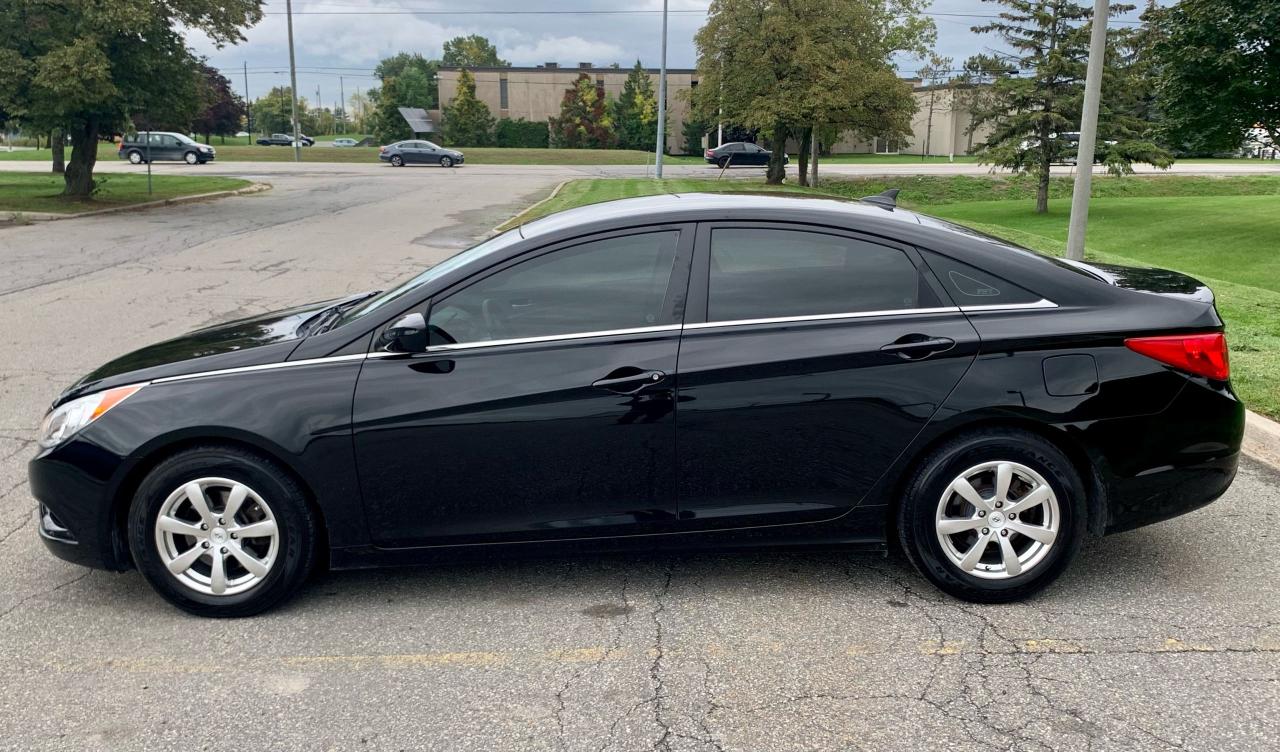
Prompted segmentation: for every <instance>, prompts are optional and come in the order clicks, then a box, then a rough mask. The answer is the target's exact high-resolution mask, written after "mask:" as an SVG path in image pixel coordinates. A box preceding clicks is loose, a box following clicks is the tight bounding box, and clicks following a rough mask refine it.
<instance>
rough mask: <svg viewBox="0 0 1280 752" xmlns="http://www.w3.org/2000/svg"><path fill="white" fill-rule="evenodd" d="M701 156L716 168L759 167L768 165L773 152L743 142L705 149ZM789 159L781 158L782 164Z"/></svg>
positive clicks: (786, 157)
mask: <svg viewBox="0 0 1280 752" xmlns="http://www.w3.org/2000/svg"><path fill="white" fill-rule="evenodd" d="M702 156H703V157H704V158H705V159H706V160H707V162H709V163H710V164H713V165H715V166H716V167H750V166H755V167H760V166H763V165H767V164H769V157H771V156H773V152H772V151H769V150H768V149H766V148H764V147H763V146H757V145H756V144H751V143H747V142H745V141H735V142H733V143H728V144H720V145H719V146H717V147H716V148H714V149H707V150H706V151H705V152H703V153H702ZM790 161H791V159H790V157H788V156H786V155H785V154H784V155H783V156H782V162H783V164H786V163H788V162H790Z"/></svg>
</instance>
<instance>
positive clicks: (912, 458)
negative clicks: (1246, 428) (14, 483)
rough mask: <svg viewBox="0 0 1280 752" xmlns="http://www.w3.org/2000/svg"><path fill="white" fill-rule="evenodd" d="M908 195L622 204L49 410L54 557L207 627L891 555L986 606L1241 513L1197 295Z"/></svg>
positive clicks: (1213, 348)
mask: <svg viewBox="0 0 1280 752" xmlns="http://www.w3.org/2000/svg"><path fill="white" fill-rule="evenodd" d="M893 204H894V202H893V199H892V197H890V196H884V195H882V196H876V197H871V198H870V199H866V200H864V201H863V202H860V203H859V202H838V201H831V200H819V199H808V198H803V199H802V198H787V197H782V196H769V197H764V196H741V195H733V196H726V195H699V194H691V195H682V196H659V197H649V198H638V199H628V200H623V201H617V202H611V203H605V204H598V205H595V206H590V207H585V208H580V209H574V210H570V211H567V212H563V213H560V214H557V215H553V216H550V217H547V218H544V219H541V220H538V221H535V222H532V223H529V224H527V225H524V226H523V227H521V228H519V229H516V230H512V231H510V232H507V233H505V234H502V235H498V236H496V237H494V238H492V239H489V240H487V241H485V242H483V243H481V244H479V245H477V246H475V247H473V248H471V249H470V250H468V251H465V252H463V253H460V254H459V255H457V256H455V257H453V258H451V259H449V260H448V261H445V262H443V263H441V264H438V265H436V266H433V267H431V268H430V269H428V270H426V271H424V272H422V273H421V274H419V275H418V276H416V277H414V278H412V279H410V280H408V281H407V282H405V283H403V284H401V285H400V286H398V287H396V288H395V289H392V290H389V291H386V292H381V293H377V294H371V295H358V296H354V297H351V298H347V299H344V300H337V301H330V302H326V303H317V304H315V305H310V306H302V307H299V308H293V309H290V310H286V311H281V312H279V313H274V314H270V315H264V316H259V317H257V318H252V319H246V320H243V321H238V322H235V323H231V324H226V325H222V326H218V327H213V328H209V329H204V330H200V331H197V332H194V333H192V334H190V335H187V336H185V337H182V338H179V339H176V340H171V341H169V342H164V343H160V344H157V345H153V346H151V347H148V348H144V349H142V350H139V351H137V352H134V353H131V354H128V355H125V356H123V357H121V358H119V359H117V360H115V361H112V362H110V363H108V364H106V365H104V366H102V367H101V368H99V369H98V370H97V371H95V372H93V373H91V374H89V375H88V376H86V377H84V378H83V379H82V380H80V381H79V382H78V383H76V384H75V385H73V386H72V387H70V388H69V389H68V390H67V391H66V392H64V393H63V394H62V395H61V396H60V397H58V399H57V400H56V401H55V402H54V405H53V407H52V409H51V410H50V412H49V414H48V416H47V417H46V418H45V420H44V424H43V427H42V429H41V431H40V438H39V451H38V454H37V455H36V457H35V459H33V460H32V462H31V464H30V485H31V490H32V492H33V494H34V495H35V497H36V499H37V500H38V501H39V515H40V518H39V524H38V526H37V527H38V530H39V534H40V536H41V537H42V538H43V539H44V541H45V543H46V544H47V545H48V547H49V548H50V549H51V550H52V551H53V552H54V553H55V554H57V555H58V556H61V557H63V558H66V559H68V560H70V561H74V562H78V563H80V564H84V565H87V566H93V567H101V568H105V569H110V570H124V569H128V568H130V567H134V566H136V567H137V568H138V569H139V570H141V572H142V574H143V575H144V576H145V577H146V578H147V579H148V580H149V581H150V582H151V584H152V585H153V586H154V587H155V588H156V589H157V590H158V591H159V592H160V593H161V594H162V595H163V596H164V597H165V598H167V599H169V600H170V601H172V602H173V603H174V604H176V605H177V606H179V607H181V608H183V609H186V610H188V611H191V612H193V613H197V614H203V615H208V616H238V615H246V614H252V613H255V612H259V611H262V610H263V609H266V608H268V607H270V606H271V605H273V604H275V603H278V602H280V601H281V600H283V599H285V598H287V597H288V596H289V595H290V594H291V593H293V592H294V591H295V590H296V589H297V588H298V587H299V585H300V584H301V583H302V582H303V580H304V579H305V578H306V576H307V574H308V572H310V571H311V570H312V569H313V568H315V567H316V566H318V565H320V564H321V563H322V562H324V563H327V565H328V566H330V567H333V568H338V569H341V568H351V567H367V566H373V565H385V564H405V563H422V562H430V561H438V560H441V559H442V558H443V559H445V560H454V559H457V558H459V557H461V556H464V555H468V554H473V555H477V556H495V555H499V554H502V553H528V552H534V551H546V550H557V551H560V550H566V549H568V550H579V551H581V550H599V549H607V550H628V549H630V550H637V549H638V550H645V551H649V550H656V549H667V548H686V549H687V548H741V547H749V546H766V545H784V544H791V545H846V546H847V545H859V544H862V545H872V546H883V545H884V543H885V541H886V539H887V538H888V537H890V536H892V537H894V538H896V539H897V540H898V541H900V542H901V544H902V547H903V548H904V549H905V551H906V553H907V555H908V556H909V557H910V559H911V561H912V562H914V563H915V565H916V566H917V567H919V568H920V571H921V572H922V573H923V574H924V575H925V576H926V577H927V578H928V579H929V580H931V581H932V582H933V583H934V584H936V585H937V586H938V587H940V588H941V589H943V590H944V591H946V592H948V593H951V594H952V595H955V596H957V597H960V598H965V599H970V600H974V601H986V602H993V601H1009V600H1013V599H1017V598H1022V597H1024V596H1027V595H1029V594H1031V593H1034V592H1036V591H1037V590H1039V589H1041V588H1043V587H1045V586H1046V585H1047V584H1048V583H1050V582H1051V581H1053V580H1054V579H1055V578H1056V577H1057V576H1058V575H1059V574H1060V573H1061V572H1062V571H1063V569H1064V568H1065V567H1066V566H1067V564H1068V562H1069V561H1071V559H1072V557H1073V556H1074V555H1075V553H1076V551H1077V549H1078V548H1079V547H1080V544H1081V541H1082V540H1083V539H1084V537H1085V535H1086V534H1087V533H1092V534H1103V533H1109V532H1115V531H1120V530H1127V529H1129V528H1133V527H1136V526H1139V525H1144V524H1148V523H1151V522H1155V521H1157V520H1162V519H1165V518H1168V517H1172V516H1174V515H1178V514H1182V513H1184V512H1187V511H1189V510H1192V509H1195V508H1197V507H1199V506H1201V505H1203V504H1206V503H1208V502H1210V501H1212V500H1213V499H1215V498H1217V497H1218V496H1219V495H1220V494H1222V493H1223V492H1224V491H1225V490H1226V489H1227V487H1228V485H1229V484H1230V483H1231V480H1232V478H1233V477H1234V475H1235V470H1236V462H1237V455H1238V452H1239V450H1240V442H1241V434H1242V432H1243V424H1244V409H1243V407H1242V406H1241V403H1240V401H1239V399H1238V398H1237V397H1236V395H1235V394H1234V393H1233V391H1232V389H1231V384H1230V382H1229V369H1228V363H1227V354H1226V343H1225V340H1224V337H1223V324H1222V320H1221V319H1220V318H1219V316H1218V314H1217V312H1216V310H1215V308H1214V303H1213V298H1212V296H1211V294H1210V292H1209V290H1208V289H1206V288H1205V287H1204V286H1203V285H1201V284H1200V283H1198V282H1196V281H1195V280H1193V279H1190V278H1188V277H1185V276H1183V275H1181V274H1177V273H1174V272H1169V271H1160V270H1151V269H1128V268H1122V267H1101V266H1088V265H1084V264H1071V263H1065V262H1062V261H1059V260H1056V259H1051V258H1047V257H1044V256H1040V255H1037V254H1035V253H1032V252H1030V251H1027V250H1023V249H1020V248H1017V247H1014V246H1011V245H1009V244H1007V243H1005V242H1002V241H999V240H996V239H993V238H990V237H986V236H983V235H979V234H976V233H974V232H972V231H970V230H968V229H965V228H961V227H957V226H954V225H951V224H948V223H946V222H941V221H938V220H935V219H931V218H929V217H926V216H923V215H919V214H915V213H912V212H908V211H904V210H902V209H898V208H895V207H894V205H893ZM1206 524H1209V522H1208V521H1206Z"/></svg>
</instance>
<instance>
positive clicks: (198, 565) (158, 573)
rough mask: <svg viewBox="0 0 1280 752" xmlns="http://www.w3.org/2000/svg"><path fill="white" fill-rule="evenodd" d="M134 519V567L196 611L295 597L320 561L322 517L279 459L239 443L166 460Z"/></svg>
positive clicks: (260, 605) (134, 507)
mask: <svg viewBox="0 0 1280 752" xmlns="http://www.w3.org/2000/svg"><path fill="white" fill-rule="evenodd" d="M193 487H194V489H195V490H194V492H193V490H192V489H193ZM239 489H244V490H243V491H240V490H239ZM237 495H238V496H239V498H240V501H239V502H236V501H234V498H235V497H236V496H237ZM196 500H199V502H200V506H197V504H196ZM233 504H234V505H235V507H236V508H235V509H230V507H231V506H232V505H233ZM228 511H230V513H231V517H230V518H229V519H228V517H227V516H226V515H227V513H228ZM162 518H163V522H162ZM201 520H204V522H201ZM128 522H129V548H130V551H131V553H132V555H133V560H134V563H135V564H136V565H137V567H138V570H139V571H140V572H141V573H142V575H143V576H144V577H146V579H147V581H148V582H149V583H150V584H151V586H152V587H153V588H155V590H156V592H158V593H159V594H160V595H161V596H162V597H164V599H165V600H167V601H169V602H170V603H172V604H173V605H175V606H177V607H178V608H180V609H182V610H183V611H186V612H188V613H191V614H195V615H197V616H208V617H224V618H234V617H243V616H252V615H254V614H258V613H261V612H263V611H265V610H267V609H269V608H271V607H273V606H275V605H277V604H278V603H281V602H282V601H284V600H286V599H288V598H289V597H290V596H292V595H293V594H294V593H295V592H296V591H297V590H298V588H299V587H301V586H302V584H303V583H304V582H305V581H306V579H307V576H308V575H309V574H310V572H311V571H312V569H313V568H314V567H315V563H316V558H317V550H316V548H317V542H318V540H319V523H318V520H317V517H316V515H315V512H314V511H313V510H312V509H311V506H310V505H309V504H308V503H307V499H306V495H305V494H304V493H303V490H302V488H301V487H300V486H299V485H298V483H297V482H296V481H295V480H294V479H293V478H292V477H291V476H290V475H289V474H288V473H287V472H285V471H284V470H283V469H282V468H281V467H280V466H278V465H277V464H276V463H274V462H271V461H269V460H266V459H264V458H262V457H259V456H258V455H256V454H254V453H252V452H248V451H245V450H243V449H238V448H234V447H224V446H202V447H196V448H193V449H188V450H185V451H182V452H179V453H178V454H175V455H173V456H172V457H169V458H167V459H165V460H163V461H162V462H160V464H158V465H157V466H156V467H155V468H154V469H153V470H152V471H151V472H150V473H149V474H148V475H147V476H146V477H145V478H144V479H143V481H142V483H141V484H140V485H139V487H138V490H137V493H135V495H134V498H133V502H132V504H131V506H130V508H129V520H128ZM201 525H203V526H204V527H203V529H202V528H201ZM219 590H221V592H219Z"/></svg>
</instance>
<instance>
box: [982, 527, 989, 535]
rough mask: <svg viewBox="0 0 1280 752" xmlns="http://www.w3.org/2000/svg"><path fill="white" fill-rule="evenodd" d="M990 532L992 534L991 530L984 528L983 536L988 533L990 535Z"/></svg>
mask: <svg viewBox="0 0 1280 752" xmlns="http://www.w3.org/2000/svg"><path fill="white" fill-rule="evenodd" d="M989 532H991V531H990V530H989V529H987V528H985V527H984V528H982V534H983V535H986V534H987V533H989Z"/></svg>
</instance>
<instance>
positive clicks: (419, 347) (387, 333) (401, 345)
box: [378, 312, 427, 353]
mask: <svg viewBox="0 0 1280 752" xmlns="http://www.w3.org/2000/svg"><path fill="white" fill-rule="evenodd" d="M378 345H379V346H380V347H381V348H382V349H383V350H385V351H386V352H395V353H411V352H426V350H427V320H426V318H424V317H423V315H422V314H421V313H417V312H414V313H406V314H405V315H404V316H401V317H400V318H399V319H398V320H397V321H396V322H395V323H394V324H392V325H391V326H389V327H387V328H386V329H384V330H382V334H380V335H378Z"/></svg>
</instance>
